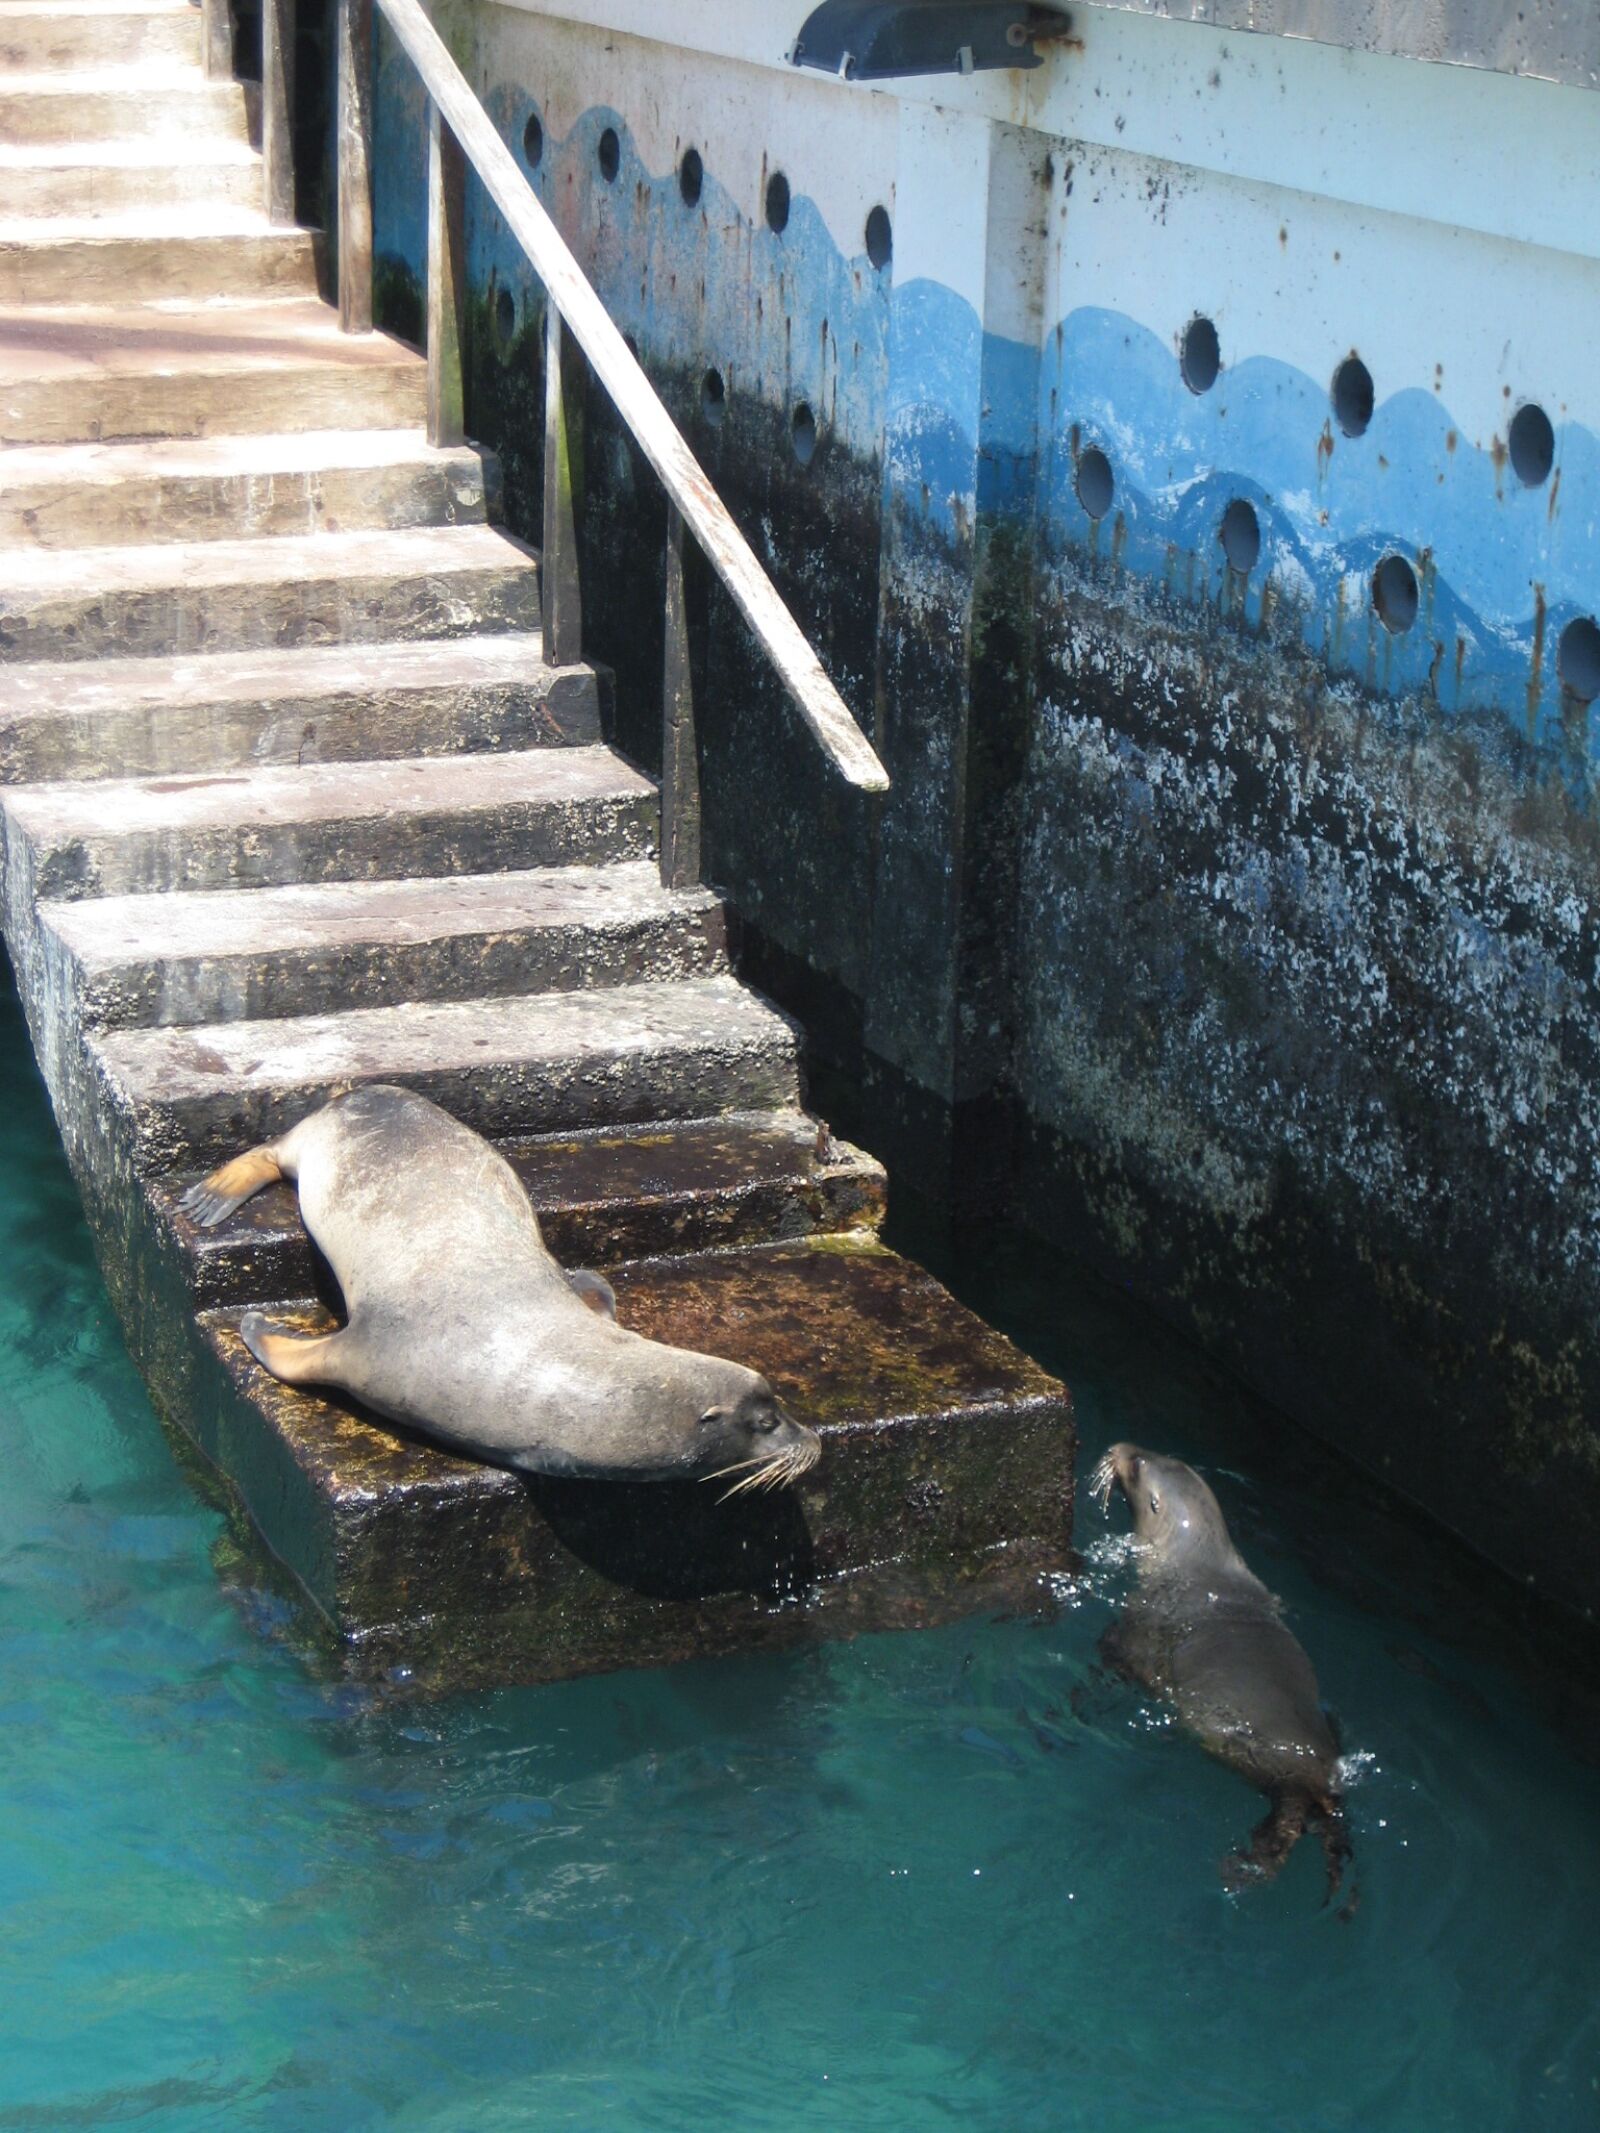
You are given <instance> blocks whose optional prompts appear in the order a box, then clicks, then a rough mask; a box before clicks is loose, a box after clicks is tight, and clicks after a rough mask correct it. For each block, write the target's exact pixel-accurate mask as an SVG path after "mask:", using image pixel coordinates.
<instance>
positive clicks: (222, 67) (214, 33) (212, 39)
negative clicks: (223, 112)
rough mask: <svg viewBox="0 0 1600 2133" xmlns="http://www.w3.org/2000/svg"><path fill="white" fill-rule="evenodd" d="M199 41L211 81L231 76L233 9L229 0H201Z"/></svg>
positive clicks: (224, 79) (230, 78) (228, 79)
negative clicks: (203, 51)
mask: <svg viewBox="0 0 1600 2133" xmlns="http://www.w3.org/2000/svg"><path fill="white" fill-rule="evenodd" d="M200 41H201V44H202V46H203V47H204V50H205V63H206V73H207V75H208V76H209V77H210V79H211V80H212V81H231V80H232V78H233V9H232V7H231V5H230V0H201V5H200Z"/></svg>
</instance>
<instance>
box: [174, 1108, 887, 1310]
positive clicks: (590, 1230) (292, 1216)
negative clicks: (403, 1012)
mask: <svg viewBox="0 0 1600 2133" xmlns="http://www.w3.org/2000/svg"><path fill="white" fill-rule="evenodd" d="M496 1145H497V1146H498V1148H499V1150H500V1153H501V1154H502V1155H503V1156H504V1157H505V1158H506V1160H507V1161H508V1162H509V1163H510V1165H511V1167H512V1169H513V1170H515V1171H516V1173H517V1175H518V1177H519V1178H521V1180H522V1182H523V1184H524V1185H525V1186H526V1187H527V1190H528V1195H529V1197H530V1199H531V1200H532V1201H533V1204H534V1207H535V1208H536V1209H537V1210H538V1215H539V1222H540V1227H541V1229H542V1231H543V1233H544V1238H545V1241H546V1243H547V1244H548V1245H549V1247H550V1249H551V1251H553V1252H554V1253H555V1255H556V1257H557V1258H558V1259H559V1260H561V1262H562V1263H563V1265H566V1266H580V1265H586V1266H605V1267H610V1266H614V1265H616V1264H617V1263H618V1262H619V1261H621V1260H627V1259H639V1258H646V1257H657V1256H662V1255H665V1254H669V1253H681V1252H701V1251H710V1250H715V1249H717V1248H719V1247H729V1246H738V1245H747V1244H759V1243H767V1242H771V1241H773V1240H777V1239H783V1238H796V1237H801V1236H805V1235H809V1234H811V1233H813V1232H816V1231H832V1232H845V1231H863V1232H871V1231H873V1230H875V1229H876V1228H877V1227H878V1225H879V1224H880V1223H881V1221H882V1220H883V1212H884V1195H885V1182H884V1174H883V1169H882V1166H881V1165H880V1164H878V1163H877V1162H875V1161H874V1160H873V1158H872V1157H871V1156H869V1155H866V1154H864V1153H863V1152H862V1151H861V1150H860V1149H859V1148H853V1147H851V1146H850V1145H849V1144H848V1143H847V1142H843V1141H837V1140H835V1139H834V1138H833V1137H832V1135H831V1134H830V1133H829V1132H828V1129H827V1127H826V1126H825V1125H822V1124H820V1123H819V1122H818V1120H816V1119H814V1118H809V1117H807V1116H806V1115H805V1114H804V1113H802V1112H798V1111H781V1112H760V1113H755V1114H751V1115H747V1116H743V1117H739V1116H735V1117H728V1118H712V1119H689V1120H685V1121H682V1122H679V1123H672V1124H667V1125H656V1126H645V1127H628V1128H620V1129H610V1130H604V1131H598V1132H590V1133H576V1134H559V1135H550V1136H543V1137H523V1138H518V1139H510V1140H501V1141H499V1142H497V1143H496ZM196 1175H197V1173H194V1172H185V1173H184V1174H182V1175H181V1176H177V1177H173V1178H161V1179H156V1180H153V1181H152V1182H151V1183H150V1184H149V1185H148V1186H147V1188H146V1190H147V1192H148V1195H149V1199H150V1203H151V1207H152V1209H153V1211H154V1213H155V1216H156V1219H157V1221H158V1222H159V1223H160V1224H161V1225H162V1227H163V1228H164V1229H165V1230H166V1231H167V1232H169V1233H170V1235H171V1238H172V1240H173V1242H174V1244H175V1246H176V1248H177V1253H178V1256H179V1258H180V1260H181V1262H182V1264H183V1265H184V1267H185V1269H186V1272H187V1276H188V1281H189V1286H190V1290H191V1293H192V1296H193V1299H194V1304H195V1308H196V1309H197V1310H206V1309H215V1308H220V1307H223V1306H226V1305H230V1304H240V1305H243V1304H251V1303H261V1302H262V1301H264V1300H265V1299H266V1298H269V1297H274V1296H307V1295H311V1294H320V1295H322V1296H324V1297H325V1298H327V1299H330V1300H331V1298H332V1295H333V1285H332V1277H331V1276H330V1275H329V1274H328V1273H327V1270H326V1268H325V1266H324V1265H323V1263H322V1260H321V1257H320V1255H319V1254H318V1253H317V1252H316V1251H315V1250H314V1248H313V1246H312V1243H311V1240H310V1238H309V1237H308V1236H307V1235H306V1231H305V1226H304V1224H303V1223H302V1222H301V1220H300V1210H299V1202H298V1200H297V1199H296V1197H295V1191H294V1187H293V1186H292V1185H289V1184H282V1185H274V1186H270V1187H269V1188H268V1189H267V1190H266V1191H265V1192H262V1193H258V1194H257V1195H256V1197H255V1198H254V1199H253V1200H247V1201H246V1202H245V1204H244V1206H243V1207H241V1208H240V1209H239V1210H238V1211H237V1212H236V1213H235V1214H234V1215H232V1216H231V1217H230V1218H229V1219H228V1220H227V1221H226V1222H224V1223H222V1224H220V1225H219V1226H218V1227H217V1228H216V1229H209V1230H207V1229H199V1228H197V1227H196V1225H195V1224H194V1223H193V1222H192V1221H191V1220H190V1219H189V1217H188V1216H187V1215H186V1214H185V1213H184V1212H183V1209H182V1207H181V1206H180V1204H179V1203H180V1201H181V1200H182V1197H183V1194H184V1193H185V1192H186V1191H187V1189H188V1187H189V1186H190V1185H191V1184H192V1183H193V1182H194V1179H195V1176H196Z"/></svg>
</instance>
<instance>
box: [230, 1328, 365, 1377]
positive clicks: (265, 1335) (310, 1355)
mask: <svg viewBox="0 0 1600 2133" xmlns="http://www.w3.org/2000/svg"><path fill="white" fill-rule="evenodd" d="M239 1338H240V1340H242V1341H243V1342H244V1344H245V1346H246V1347H247V1348H248V1349H249V1351H250V1353H251V1354H252V1355H253V1356H254V1357H255V1359H256V1361H257V1362H258V1363H259V1364H260V1365H261V1367H262V1369H263V1370H270V1371H271V1373H272V1375H273V1376H274V1377H275V1378H278V1379H280V1380H281V1381H282V1383H283V1384H285V1385H340V1384H342V1383H343V1382H344V1378H343V1374H342V1373H341V1371H340V1369H339V1366H338V1360H337V1358H338V1350H339V1346H340V1343H341V1342H342V1341H343V1340H344V1339H345V1332H344V1329H343V1328H341V1329H340V1330H339V1331H338V1332H337V1333H322V1334H317V1333H281V1332H278V1331H277V1330H276V1329H275V1328H274V1326H273V1324H272V1321H271V1319H269V1318H267V1317H266V1316H265V1315H264V1314H263V1313H262V1312H260V1311H246V1313H245V1314H244V1316H243V1318H241V1319H240V1321H239Z"/></svg>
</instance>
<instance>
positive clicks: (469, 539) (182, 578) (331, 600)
mask: <svg viewBox="0 0 1600 2133" xmlns="http://www.w3.org/2000/svg"><path fill="white" fill-rule="evenodd" d="M538 622H539V576H538V569H537V559H536V558H535V557H534V555H533V553H532V551H531V550H529V549H527V548H524V547H523V546H522V544H521V542H520V541H516V540H513V539H512V537H511V536H510V535H509V534H507V533H501V532H499V531H498V530H497V529H495V528H494V527H490V526H445V527H410V528H402V529H400V530H399V531H398V532H393V533H390V532H363V533H314V534H310V535H282V536H278V537H274V538H270V539H265V540H216V541H174V542H171V543H168V544H166V545H164V546H154V547H151V546H140V545H135V546H131V547H127V548H77V549H70V550H61V551H55V550H50V549H13V550H12V551H11V553H10V554H9V555H8V556H7V558H6V568H5V572H4V577H3V580H0V662H10V661H14V660H32V659H42V660H51V661H64V660H74V659H115V658H160V657H163V656H166V655H171V654H182V653H185V652H230V651H243V650H247V649H249V648H250V647H252V646H258V645H280V646H286V645H296V644H344V645H351V644H371V643H373V642H375V641H392V640H393V639H395V638H397V637H450V636H466V635H469V634H471V633H473V632H476V631H484V632H486V633H492V632H494V631H496V630H504V629H533V628H537V626H538Z"/></svg>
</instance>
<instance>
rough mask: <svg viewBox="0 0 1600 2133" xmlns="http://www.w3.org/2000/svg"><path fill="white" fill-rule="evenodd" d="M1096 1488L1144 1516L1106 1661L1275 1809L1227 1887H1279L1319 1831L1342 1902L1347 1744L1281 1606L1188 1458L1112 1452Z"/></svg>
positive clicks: (1331, 1883)
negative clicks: (1169, 1709)
mask: <svg viewBox="0 0 1600 2133" xmlns="http://www.w3.org/2000/svg"><path fill="white" fill-rule="evenodd" d="M1090 1488H1091V1490H1092V1491H1093V1493H1094V1494H1095V1495H1096V1496H1097V1497H1098V1498H1099V1500H1100V1503H1101V1506H1102V1508H1104V1507H1106V1506H1107V1505H1108V1503H1109V1500H1110V1496H1111V1491H1112V1489H1113V1488H1117V1489H1120V1490H1121V1492H1122V1494H1123V1496H1124V1497H1125V1499H1126V1500H1127V1504H1128V1508H1129V1510H1130V1511H1131V1513H1132V1515H1133V1533H1134V1564H1135V1569H1136V1574H1137V1579H1138V1582H1137V1585H1136V1587H1135V1590H1134V1592H1133V1595H1132V1597H1131V1598H1130V1599H1129V1601H1128V1603H1127V1605H1126V1607H1125V1608H1124V1609H1123V1612H1122V1614H1121V1615H1120V1616H1119V1618H1118V1619H1117V1621H1116V1622H1114V1623H1113V1624H1112V1626H1111V1628H1110V1629H1109V1630H1108V1631H1107V1633H1106V1637H1105V1639H1104V1641H1103V1644H1102V1650H1103V1652H1104V1655H1105V1657H1106V1660H1107V1662H1108V1664H1110V1665H1111V1666H1112V1667H1114V1668H1115V1669H1116V1670H1117V1671H1118V1672H1119V1673H1122V1674H1125V1675H1127V1676H1128V1677H1130V1678H1131V1679H1132V1680H1135V1681H1137V1682H1139V1683H1140V1684H1141V1685H1142V1686H1143V1687H1145V1688H1146V1689H1148V1690H1150V1691H1151V1693H1152V1694H1154V1695H1157V1696H1160V1697H1163V1698H1165V1699H1166V1700H1167V1701H1168V1702H1170V1703H1171V1704H1172V1705H1173V1707H1174V1709H1175V1710H1176V1712H1177V1715H1178V1722H1179V1724H1180V1725H1181V1726H1182V1727H1183V1728H1184V1730H1185V1731H1186V1732H1188V1733H1191V1734H1192V1735H1193V1736H1194V1737H1195V1739H1196V1740H1198V1741H1199V1742H1200V1744H1201V1746H1202V1747H1203V1748H1205V1749H1206V1751H1207V1752H1208V1753H1209V1754H1211V1755H1214V1756H1215V1757H1216V1758H1217V1760H1218V1761H1219V1762H1222V1763H1226V1764H1227V1766H1228V1767H1229V1769H1230V1770H1236V1771H1237V1772H1238V1773H1239V1775H1240V1776H1241V1777H1244V1778H1248V1779H1249V1781H1250V1783H1251V1784H1252V1785H1254V1786H1256V1787H1257V1788H1258V1789H1259V1790H1260V1791H1262V1792H1264V1793H1265V1794H1266V1796H1267V1798H1268V1800H1269V1801H1270V1802H1271V1807H1270V1811H1269V1812H1268V1814H1267V1816H1266V1818H1265V1819H1264V1820H1263V1821H1262V1822H1260V1823H1259V1824H1258V1825H1257V1827H1256V1828H1255V1829H1254V1830H1253V1831H1252V1832H1251V1836H1250V1841H1249V1843H1248V1845H1247V1846H1246V1847H1245V1848H1244V1849H1243V1850H1242V1851H1239V1852H1235V1853H1233V1854H1231V1855H1230V1856H1229V1858H1228V1859H1226V1860H1225V1861H1224V1862H1223V1878H1224V1880H1225V1881H1227V1882H1228V1883H1229V1885H1230V1886H1232V1887H1241V1886H1244V1885H1247V1884H1248V1883H1250V1882H1252V1881H1270V1880H1271V1879H1272V1878H1273V1876H1274V1875H1276V1874H1278V1873H1279V1872H1281V1870H1282V1868H1283V1866H1284V1863H1285V1862H1286V1860H1287V1859H1288V1857H1289V1854H1290V1853H1291V1852H1292V1851H1293V1850H1294V1847H1295V1845H1296V1844H1297V1843H1298V1842H1299V1840H1300V1838H1301V1837H1302V1836H1303V1835H1304V1834H1305V1833H1306V1831H1307V1830H1308V1829H1314V1830H1315V1831H1316V1832H1317V1834H1318V1836H1319V1837H1320V1839H1321V1841H1322V1850H1323V1856H1324V1859H1325V1861H1326V1865H1327V1875H1328V1896H1329V1897H1330V1898H1331V1897H1333V1896H1334V1895H1336V1894H1337V1892H1338V1890H1339V1887H1340V1885H1341V1883H1342V1881H1343V1878H1344V1871H1345V1868H1346V1866H1347V1864H1348V1863H1349V1860H1350V1856H1351V1851H1350V1839H1349V1835H1348V1833H1347V1830H1346V1827H1345V1818H1344V1809H1343V1805H1342V1803H1341V1800H1340V1797H1339V1743H1338V1739H1337V1737H1336V1735H1335V1733H1334V1729H1333V1726H1332V1723H1331V1722H1330V1720H1329V1718H1328V1715H1327V1713H1326V1711H1325V1710H1324V1709H1323V1706H1322V1700H1321V1697H1320V1696H1319V1694H1318V1692H1317V1678H1316V1675H1315V1673H1314V1672H1313V1671H1312V1666H1311V1661H1310V1660H1309V1659H1308V1658H1307V1657H1306V1655H1305V1652H1304V1651H1303V1650H1302V1649H1301V1646H1300V1644H1299V1642H1298V1640H1297V1639H1296V1638H1295V1637H1294V1635H1293V1634H1292V1633H1291V1631H1290V1630H1289V1629H1288V1628H1287V1627H1286V1626H1285V1624H1284V1622H1283V1619H1282V1613H1281V1610H1280V1607H1279V1603H1278V1601H1277V1600H1276V1599H1275V1598H1274V1597H1273V1595H1272V1594H1271V1593H1270V1592H1269V1591H1268V1590H1267V1588H1266V1586H1265V1585H1263V1584H1262V1582H1261V1580H1260V1579H1259V1578H1258V1577H1257V1576H1256V1575H1255V1574H1254V1572H1253V1571H1252V1570H1251V1569H1250V1568H1249V1566H1248V1565H1247V1564H1246V1562H1245V1560H1244V1558H1243V1557H1242V1556H1241V1555H1240V1554H1239V1552H1238V1550H1237V1549H1236V1548H1235V1547H1234V1545H1233V1542H1232V1540H1231V1538H1230V1537H1229V1534H1228V1528H1227V1524H1226V1522H1225V1520H1224V1519H1223V1516H1222V1511H1221V1508H1220V1506H1219V1505H1218V1503H1217V1499H1216V1497H1215V1496H1214V1495H1213V1494H1212V1493H1211V1490H1210V1489H1209V1487H1208V1486H1207V1485H1206V1483H1205V1482H1204V1481H1202V1479H1201V1478H1200V1476H1199V1475H1198V1474H1197V1473H1196V1472H1195V1470H1194V1468H1193V1467H1192V1466H1186V1465H1185V1464H1184V1462H1183V1461H1182V1460H1181V1459H1166V1458H1163V1457H1161V1456H1160V1455H1159V1454H1158V1453H1154V1452H1146V1451H1143V1450H1141V1449H1140V1447H1139V1446H1138V1445H1136V1444H1114V1445H1113V1446H1112V1447H1111V1449H1110V1451H1108V1452H1107V1453H1106V1455H1105V1457H1104V1458H1103V1459H1102V1460H1101V1461H1100V1463H1099V1465H1098V1466H1097V1467H1096V1468H1095V1471H1094V1475H1093V1477H1092V1479H1091V1481H1090ZM1351 1907H1353V1899H1352V1905H1351V1906H1347V1912H1348V1909H1349V1908H1351Z"/></svg>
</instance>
